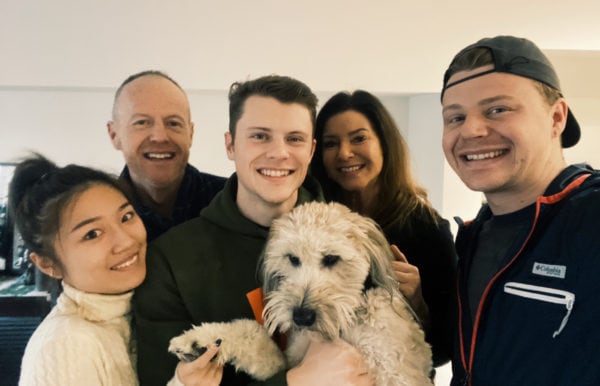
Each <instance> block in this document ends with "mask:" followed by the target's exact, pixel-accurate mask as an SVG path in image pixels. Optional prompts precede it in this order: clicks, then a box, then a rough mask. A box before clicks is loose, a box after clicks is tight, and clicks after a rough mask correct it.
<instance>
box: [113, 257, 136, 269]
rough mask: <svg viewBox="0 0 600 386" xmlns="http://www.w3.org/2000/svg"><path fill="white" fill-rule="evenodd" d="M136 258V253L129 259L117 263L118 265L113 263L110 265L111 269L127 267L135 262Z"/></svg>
mask: <svg viewBox="0 0 600 386" xmlns="http://www.w3.org/2000/svg"><path fill="white" fill-rule="evenodd" d="M137 259H138V255H135V256H133V257H132V258H131V259H129V260H127V261H125V262H123V263H121V264H119V265H115V266H114V267H112V268H111V269H112V270H119V269H123V268H127V267H129V266H130V265H132V264H133V263H135V262H136V261H137Z"/></svg>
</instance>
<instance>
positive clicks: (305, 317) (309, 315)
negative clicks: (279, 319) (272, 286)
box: [292, 307, 317, 327]
mask: <svg viewBox="0 0 600 386" xmlns="http://www.w3.org/2000/svg"><path fill="white" fill-rule="evenodd" d="M292 316H293V319H294V323H296V324H297V325H298V326H304V327H309V326H312V325H313V323H314V322H315V319H317V314H316V313H315V311H314V310H311V309H309V308H302V307H296V308H294V312H293V314H292Z"/></svg>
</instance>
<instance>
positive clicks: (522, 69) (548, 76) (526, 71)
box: [441, 36, 581, 148]
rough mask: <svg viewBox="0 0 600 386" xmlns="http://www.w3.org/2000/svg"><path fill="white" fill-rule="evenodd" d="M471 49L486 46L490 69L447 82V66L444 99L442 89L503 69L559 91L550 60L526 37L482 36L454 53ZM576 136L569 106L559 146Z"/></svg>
mask: <svg viewBox="0 0 600 386" xmlns="http://www.w3.org/2000/svg"><path fill="white" fill-rule="evenodd" d="M474 48H487V49H488V50H489V51H490V53H491V55H492V60H493V66H494V68H493V69H491V70H488V71H483V72H480V73H477V74H475V75H472V76H468V77H466V78H463V79H460V80H458V81H456V82H452V83H448V80H449V79H450V77H451V76H452V75H454V74H453V73H451V72H450V68H449V69H448V70H446V73H445V74H444V87H443V88H442V95H441V98H444V92H445V91H446V90H447V89H448V88H450V87H452V86H455V85H457V84H459V83H462V82H465V81H468V80H470V79H473V78H477V77H480V76H483V75H487V74H489V73H492V72H505V73H508V74H513V75H518V76H522V77H525V78H529V79H533V80H536V81H538V82H541V83H544V84H546V85H548V86H550V87H552V88H553V89H555V90H558V91H559V92H561V89H560V81H559V80H558V76H557V75H556V71H555V70H554V67H553V66H552V63H550V61H549V60H548V58H547V57H546V55H544V53H543V52H542V51H541V50H540V49H539V48H538V47H537V46H536V45H535V44H534V43H533V42H531V41H530V40H527V39H524V38H518V37H514V36H496V37H493V38H484V39H481V40H479V41H478V42H477V43H474V44H471V45H470V46H468V47H465V48H464V49H462V50H461V51H460V52H459V53H458V54H457V55H456V56H459V55H462V54H463V53H464V52H466V51H469V50H472V49H474ZM561 94H562V92H561ZM580 136H581V131H580V129H579V123H578V122H577V120H576V119H575V116H573V113H572V112H571V109H570V108H569V112H568V115H567V124H566V126H565V130H564V131H563V133H562V136H561V141H562V147H564V148H566V147H571V146H574V145H575V144H576V143H577V142H578V141H579V137H580Z"/></svg>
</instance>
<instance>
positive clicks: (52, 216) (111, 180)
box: [8, 153, 131, 266]
mask: <svg viewBox="0 0 600 386" xmlns="http://www.w3.org/2000/svg"><path fill="white" fill-rule="evenodd" d="M96 184H102V185H108V186H110V187H112V188H114V189H116V190H118V191H119V192H121V193H123V195H124V196H125V197H126V198H127V199H131V196H130V193H129V191H128V189H127V187H125V186H124V185H122V184H121V183H120V182H119V181H118V180H117V179H116V177H114V176H112V175H109V174H107V173H105V172H102V171H99V170H96V169H91V168H88V167H84V166H79V165H67V166H65V167H58V166H57V165H56V164H55V163H53V162H52V161H50V160H48V159H47V158H45V157H44V156H42V155H40V154H37V153H34V154H33V155H32V156H30V157H27V158H25V159H23V160H22V161H21V162H20V163H19V164H17V167H16V168H15V171H14V174H13V177H12V180H11V182H10V185H9V192H8V204H9V207H8V209H9V213H10V216H11V218H13V219H14V221H15V225H16V227H17V230H18V231H19V233H20V234H21V237H22V238H23V242H24V244H25V247H26V248H27V249H28V250H29V251H30V252H35V253H37V254H38V255H40V256H44V257H45V258H48V259H50V260H51V261H53V262H54V263H56V264H58V265H59V266H61V263H60V261H59V259H58V257H57V256H56V251H55V250H54V241H55V240H56V236H57V234H58V231H59V227H60V220H61V215H62V213H63V210H64V209H65V208H66V207H67V205H69V203H71V202H72V200H73V199H74V198H76V197H77V195H79V194H80V193H82V192H83V191H85V190H87V189H88V188H89V187H90V186H92V185H96Z"/></svg>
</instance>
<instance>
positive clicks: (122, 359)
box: [19, 283, 138, 386]
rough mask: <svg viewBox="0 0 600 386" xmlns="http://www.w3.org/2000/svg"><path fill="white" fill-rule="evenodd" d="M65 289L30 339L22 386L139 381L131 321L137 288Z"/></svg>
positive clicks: (118, 384)
mask: <svg viewBox="0 0 600 386" xmlns="http://www.w3.org/2000/svg"><path fill="white" fill-rule="evenodd" d="M63 288H64V291H63V293H62V294H61V295H60V297H59V298H58V301H57V305H56V306H55V307H54V308H53V309H52V311H51V312H50V314H48V316H47V317H46V318H45V319H44V321H43V322H42V323H41V324H40V325H39V327H38V328H37V329H36V330H35V332H34V333H33V335H32V337H31V339H30V340H29V343H28V344H27V348H26V349H25V354H24V355H23V362H22V366H21V378H20V380H19V385H20V386H29V385H45V386H54V385H57V386H58V385H61V386H70V385H78V386H79V385H86V386H94V385H103V386H125V385H127V386H129V385H137V384H138V382H137V377H136V374H135V370H134V367H133V364H134V363H135V358H133V355H132V350H131V347H130V346H131V345H130V335H131V329H130V324H129V323H130V310H131V303H130V301H131V296H132V295H133V292H128V293H125V294H121V295H100V294H89V293H85V292H81V291H79V290H77V289H75V288H73V287H70V286H69V285H68V284H65V283H63Z"/></svg>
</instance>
